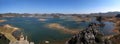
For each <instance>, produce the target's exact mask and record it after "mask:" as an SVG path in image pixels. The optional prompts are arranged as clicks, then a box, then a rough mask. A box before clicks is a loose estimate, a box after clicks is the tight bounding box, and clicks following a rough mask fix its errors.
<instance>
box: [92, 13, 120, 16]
mask: <svg viewBox="0 0 120 44" xmlns="http://www.w3.org/2000/svg"><path fill="white" fill-rule="evenodd" d="M117 14H120V12H107V13H91V14H90V15H92V16H116V15H117Z"/></svg>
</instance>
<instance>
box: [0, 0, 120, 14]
mask: <svg viewBox="0 0 120 44" xmlns="http://www.w3.org/2000/svg"><path fill="white" fill-rule="evenodd" d="M108 11H120V0H0V13H9V12H12V13H96V12H108Z"/></svg>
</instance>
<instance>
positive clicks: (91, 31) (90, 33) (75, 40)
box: [66, 23, 112, 44]
mask: <svg viewBox="0 0 120 44" xmlns="http://www.w3.org/2000/svg"><path fill="white" fill-rule="evenodd" d="M66 44H112V43H111V41H110V40H109V39H108V38H107V37H105V36H104V34H102V33H101V32H100V31H99V25H97V24H95V23H91V24H90V25H89V26H88V28H86V29H84V30H82V31H80V32H79V33H78V34H76V35H74V36H73V37H72V38H71V39H70V40H68V41H67V43H66Z"/></svg>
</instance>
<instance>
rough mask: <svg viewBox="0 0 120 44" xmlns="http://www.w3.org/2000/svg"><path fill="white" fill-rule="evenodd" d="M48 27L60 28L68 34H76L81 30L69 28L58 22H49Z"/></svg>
mask: <svg viewBox="0 0 120 44" xmlns="http://www.w3.org/2000/svg"><path fill="white" fill-rule="evenodd" d="M47 27H49V28H52V29H56V30H59V31H61V32H64V33H68V34H76V33H78V32H79V30H75V29H68V28H66V27H64V26H62V25H60V24H58V23H52V24H48V25H47Z"/></svg>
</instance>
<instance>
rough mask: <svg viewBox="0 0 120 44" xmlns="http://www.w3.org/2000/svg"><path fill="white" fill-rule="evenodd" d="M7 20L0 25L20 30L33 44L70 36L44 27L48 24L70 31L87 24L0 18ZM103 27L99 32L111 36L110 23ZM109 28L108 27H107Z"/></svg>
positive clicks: (58, 20)
mask: <svg viewBox="0 0 120 44" xmlns="http://www.w3.org/2000/svg"><path fill="white" fill-rule="evenodd" d="M0 19H4V20H7V21H6V22H3V23H1V24H0V25H4V24H10V25H12V26H15V27H18V28H21V30H22V32H23V33H24V34H25V35H26V36H28V40H29V41H32V42H35V43H36V44H38V43H39V42H42V41H45V40H49V41H52V40H64V39H66V38H70V37H71V36H72V35H71V34H66V33H61V32H60V31H58V30H53V29H51V28H48V27H46V25H47V24H50V23H59V24H61V25H62V26H65V27H66V28H70V29H79V30H81V29H82V28H85V27H87V26H88V24H89V23H88V22H80V23H78V22H75V21H67V20H64V19H59V18H54V19H53V18H51V19H47V20H46V21H39V20H38V19H39V18H30V17H24V18H23V17H14V18H0ZM105 24H106V25H105V27H104V28H103V29H102V30H101V32H103V33H105V34H111V31H112V29H113V27H114V26H113V23H112V22H105ZM108 26H110V27H108Z"/></svg>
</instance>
